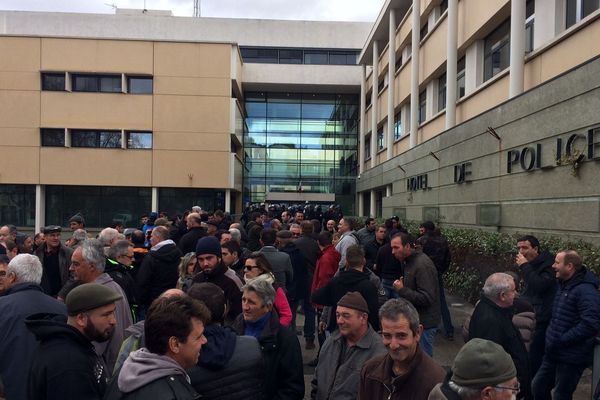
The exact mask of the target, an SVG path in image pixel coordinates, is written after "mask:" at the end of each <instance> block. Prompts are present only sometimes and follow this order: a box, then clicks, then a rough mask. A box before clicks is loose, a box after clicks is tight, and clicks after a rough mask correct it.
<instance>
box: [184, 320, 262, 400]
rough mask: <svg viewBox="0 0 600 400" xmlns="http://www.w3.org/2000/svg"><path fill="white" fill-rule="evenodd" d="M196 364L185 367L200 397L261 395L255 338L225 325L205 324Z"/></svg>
mask: <svg viewBox="0 0 600 400" xmlns="http://www.w3.org/2000/svg"><path fill="white" fill-rule="evenodd" d="M204 335H205V336H206V339H207V343H206V344H205V345H204V346H202V350H201V352H200V358H199V359H198V364H197V365H195V366H193V367H192V368H191V369H190V370H188V374H189V376H190V379H191V380H192V386H193V387H194V389H196V391H197V392H198V393H202V399H203V400H216V399H223V400H236V399H239V400H246V399H247V400H252V399H256V400H259V399H262V394H263V379H264V377H263V366H262V355H261V353H260V347H259V345H258V341H257V340H256V339H255V338H253V337H251V336H236V334H235V332H233V331H232V330H231V329H229V328H227V327H222V326H219V325H208V326H207V327H206V329H205V330H204Z"/></svg>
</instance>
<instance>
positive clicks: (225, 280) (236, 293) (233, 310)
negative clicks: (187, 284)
mask: <svg viewBox="0 0 600 400" xmlns="http://www.w3.org/2000/svg"><path fill="white" fill-rule="evenodd" d="M222 257H223V253H222V250H221V244H220V243H219V240H218V239H217V238H216V237H214V236H205V237H203V238H201V239H200V240H198V244H197V245H196V261H197V266H196V269H197V273H196V275H195V276H194V277H193V278H192V282H194V283H202V282H209V283H214V284H215V285H217V286H218V287H220V288H221V289H222V290H223V292H225V298H226V299H227V301H228V302H229V307H230V308H229V312H228V313H227V318H226V319H227V321H228V322H231V321H233V320H234V319H235V318H236V317H237V316H238V315H239V314H240V313H241V312H242V292H241V290H240V286H238V284H237V283H236V281H235V280H236V279H237V280H239V278H238V277H237V275H236V274H235V272H234V271H233V270H232V269H230V268H229V267H227V266H226V265H225V264H223V261H222Z"/></svg>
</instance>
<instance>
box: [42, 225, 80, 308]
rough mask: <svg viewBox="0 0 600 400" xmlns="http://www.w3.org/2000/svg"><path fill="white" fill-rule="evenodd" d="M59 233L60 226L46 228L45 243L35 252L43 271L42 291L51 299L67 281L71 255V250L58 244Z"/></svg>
mask: <svg viewBox="0 0 600 400" xmlns="http://www.w3.org/2000/svg"><path fill="white" fill-rule="evenodd" d="M61 232H62V228H61V227H60V226H56V225H50V226H46V227H45V228H44V237H45V242H44V243H43V244H42V245H41V246H40V247H38V248H37V250H36V251H35V255H36V256H38V258H39V259H40V261H41V262H42V267H43V270H44V272H43V274H42V282H41V285H42V289H44V292H45V293H46V294H48V295H50V296H52V297H56V295H57V294H58V292H59V291H60V289H61V288H62V287H63V286H64V284H65V283H67V281H68V280H69V264H70V263H71V256H72V255H73V250H71V249H70V248H68V247H67V246H65V245H63V244H62V243H61V242H60V235H61Z"/></svg>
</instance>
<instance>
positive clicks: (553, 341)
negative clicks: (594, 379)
mask: <svg viewBox="0 0 600 400" xmlns="http://www.w3.org/2000/svg"><path fill="white" fill-rule="evenodd" d="M598 330H600V295H599V294H598V278H596V276H595V275H594V274H592V272H590V271H588V270H587V268H585V267H583V268H582V269H581V270H580V271H578V272H576V273H575V275H573V277H571V279H569V280H568V281H563V282H559V286H558V291H557V292H556V297H555V300H554V306H553V308H552V319H551V320H550V325H549V326H548V330H547V331H546V355H547V356H548V357H550V359H552V360H554V361H557V362H561V363H566V364H574V365H591V364H592V357H593V353H594V351H593V350H594V338H595V336H596V334H597V333H598Z"/></svg>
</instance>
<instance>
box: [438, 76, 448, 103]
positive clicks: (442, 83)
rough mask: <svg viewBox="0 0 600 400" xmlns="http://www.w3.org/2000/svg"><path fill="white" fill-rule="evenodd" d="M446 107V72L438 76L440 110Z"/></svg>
mask: <svg viewBox="0 0 600 400" xmlns="http://www.w3.org/2000/svg"><path fill="white" fill-rule="evenodd" d="M444 108H446V73H445V72H444V73H443V74H442V76H440V77H439V78H438V111H442V110H443V109H444Z"/></svg>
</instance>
